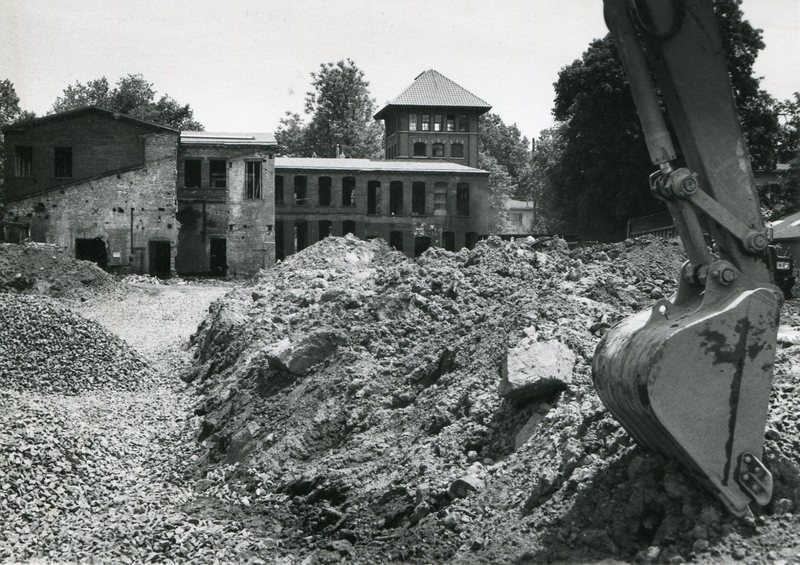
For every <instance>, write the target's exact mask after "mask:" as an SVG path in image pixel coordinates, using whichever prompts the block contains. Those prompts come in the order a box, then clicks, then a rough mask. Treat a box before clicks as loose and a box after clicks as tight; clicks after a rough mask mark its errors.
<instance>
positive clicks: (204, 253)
mask: <svg viewBox="0 0 800 565" xmlns="http://www.w3.org/2000/svg"><path fill="white" fill-rule="evenodd" d="M3 132H4V134H5V144H4V145H5V151H6V163H7V165H6V168H5V190H6V216H5V218H4V222H6V223H8V224H9V225H12V224H13V225H14V226H25V229H26V230H27V232H28V235H29V236H30V238H31V239H32V240H33V241H39V242H46V243H55V244H57V245H60V246H62V247H63V248H64V249H65V250H66V251H67V252H68V253H70V254H71V255H72V256H74V257H76V258H78V259H87V260H91V261H94V262H96V263H98V264H100V265H101V266H103V267H108V268H112V269H113V268H129V269H131V270H132V271H134V272H138V273H150V274H153V275H169V274H172V273H175V272H178V273H187V274H189V273H212V274H224V273H226V272H230V273H231V274H251V273H254V272H256V271H258V269H261V268H264V267H266V266H268V265H270V264H272V263H273V261H274V257H275V251H274V231H273V226H274V223H275V222H274V201H273V192H272V191H273V178H274V170H273V166H274V151H275V149H276V144H275V139H274V136H273V135H272V134H216V133H204V132H183V133H180V132H178V131H177V130H174V129H170V128H166V127H162V126H158V125H155V124H151V123H148V122H145V121H143V120H139V119H136V118H132V117H129V116H123V115H120V114H115V113H114V112H111V111H108V110H104V109H101V108H96V107H87V108H81V109H78V110H72V111H68V112H62V113H60V114H53V115H51V116H45V117H42V118H37V119H34V120H31V121H29V122H25V123H22V124H16V125H12V126H8V127H6V128H4V129H3Z"/></svg>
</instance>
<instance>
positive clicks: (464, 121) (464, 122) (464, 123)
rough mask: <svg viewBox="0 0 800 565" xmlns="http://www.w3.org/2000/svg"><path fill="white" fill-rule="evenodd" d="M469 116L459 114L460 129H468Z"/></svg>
mask: <svg viewBox="0 0 800 565" xmlns="http://www.w3.org/2000/svg"><path fill="white" fill-rule="evenodd" d="M467 129H468V126H467V116H466V114H460V115H459V116H458V131H467Z"/></svg>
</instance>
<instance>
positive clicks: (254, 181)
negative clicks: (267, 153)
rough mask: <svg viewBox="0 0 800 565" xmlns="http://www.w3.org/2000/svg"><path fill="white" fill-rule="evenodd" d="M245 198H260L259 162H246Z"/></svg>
mask: <svg viewBox="0 0 800 565" xmlns="http://www.w3.org/2000/svg"><path fill="white" fill-rule="evenodd" d="M244 179H245V180H244V182H245V184H244V186H245V198H261V161H246V162H245V171H244Z"/></svg>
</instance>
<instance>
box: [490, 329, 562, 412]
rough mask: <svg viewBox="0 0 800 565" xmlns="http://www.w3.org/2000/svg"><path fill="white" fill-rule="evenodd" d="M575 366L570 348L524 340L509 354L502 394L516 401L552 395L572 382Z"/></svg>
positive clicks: (555, 342)
mask: <svg viewBox="0 0 800 565" xmlns="http://www.w3.org/2000/svg"><path fill="white" fill-rule="evenodd" d="M574 364H575V354H573V353H572V351H570V350H569V348H567V346H566V345H564V344H562V343H560V342H558V341H531V340H530V339H524V340H522V342H520V344H519V345H518V346H516V347H513V348H511V349H509V350H508V353H507V354H506V359H505V361H504V362H503V369H502V379H501V381H500V386H499V390H498V392H499V393H500V396H502V397H503V398H506V399H508V400H513V401H515V402H520V401H525V400H528V399H530V398H535V397H542V396H548V395H550V394H553V393H555V392H558V391H560V390H564V389H565V388H567V385H569V383H570V382H572V367H573V365H574Z"/></svg>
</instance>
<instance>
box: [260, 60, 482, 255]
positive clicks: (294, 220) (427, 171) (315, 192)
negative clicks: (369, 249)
mask: <svg viewBox="0 0 800 565" xmlns="http://www.w3.org/2000/svg"><path fill="white" fill-rule="evenodd" d="M490 108H491V106H490V105H489V104H487V103H486V102H484V101H483V100H481V99H480V98H478V97H477V96H475V95H474V94H472V93H471V92H469V91H467V90H466V89H464V88H462V87H461V86H459V85H457V84H456V83H454V82H453V81H451V80H450V79H448V78H447V77H445V76H444V75H442V74H440V73H438V72H436V71H434V70H429V71H425V72H424V73H422V74H420V75H418V76H417V78H416V79H415V80H414V82H413V83H412V84H411V85H410V86H409V87H408V88H406V89H405V90H404V91H403V92H402V93H401V94H400V95H399V96H397V97H396V98H395V99H393V100H392V101H391V102H389V103H388V104H387V105H386V106H385V107H384V108H382V109H381V110H380V111H379V112H378V113H377V114H376V115H375V119H382V120H384V124H385V128H386V136H385V138H386V141H385V145H384V159H381V160H378V159H317V158H278V159H276V161H275V175H276V176H275V202H276V203H275V214H276V216H275V217H276V230H277V232H276V254H277V257H278V258H279V259H281V258H283V257H285V256H286V255H289V254H291V253H294V252H295V251H298V250H300V249H303V248H304V247H306V246H308V245H311V244H312V243H315V242H317V241H319V240H320V239H323V238H324V237H325V236H327V235H344V234H346V233H353V234H354V235H356V236H358V237H361V238H365V239H368V238H372V237H382V238H384V239H385V240H386V241H387V242H389V243H390V244H391V245H392V246H394V247H395V248H397V249H399V250H402V251H403V252H404V253H405V254H406V255H408V256H410V257H415V256H417V255H419V254H420V253H422V252H423V251H424V250H425V249H427V248H428V247H429V246H431V245H433V246H438V247H444V248H446V249H449V250H457V249H460V248H462V247H472V246H473V245H474V244H475V242H477V240H478V239H479V238H480V237H481V236H484V235H486V234H487V233H488V230H489V216H490V210H489V198H488V196H489V195H488V188H487V180H488V176H489V174H488V173H487V172H486V171H483V170H481V169H478V168H476V167H477V165H478V118H479V116H480V115H481V114H483V113H484V112H487V111H488V110H489V109H490Z"/></svg>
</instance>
